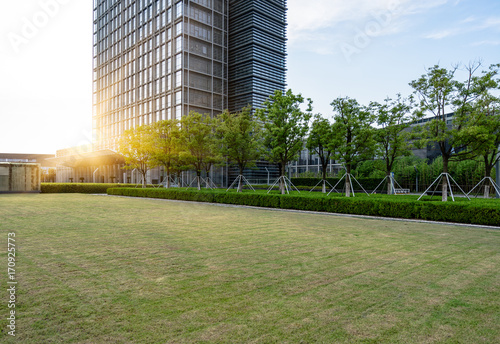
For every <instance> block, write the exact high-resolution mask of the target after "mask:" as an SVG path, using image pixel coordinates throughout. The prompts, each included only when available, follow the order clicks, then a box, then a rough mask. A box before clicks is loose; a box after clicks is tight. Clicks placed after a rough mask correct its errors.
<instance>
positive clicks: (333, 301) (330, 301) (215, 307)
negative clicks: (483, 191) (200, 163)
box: [0, 194, 500, 343]
mask: <svg viewBox="0 0 500 344" xmlns="http://www.w3.org/2000/svg"><path fill="white" fill-rule="evenodd" d="M0 209H1V210H0V214H1V215H2V221H1V224H0V226H1V227H0V228H1V229H2V233H7V232H8V231H12V230H14V231H16V233H17V238H18V245H19V246H18V249H19V256H18V263H17V264H18V265H17V268H18V269H19V275H18V278H19V283H20V284H19V287H20V289H19V295H18V297H19V299H18V302H19V307H18V311H19V313H18V314H19V318H18V331H19V332H18V333H19V336H18V337H17V338H16V341H17V342H24V343H33V342H43V343H72V342H73V343H96V342H99V343H124V342H141V343H158V342H169V343H199V342H207V343H210V342H211V343H242V342H251V343H270V342H280V343H297V342H308V343H313V342H323V343H332V342H335V343H371V342H373V343H378V342H391V343H398V342H399V343H422V342H449V343H472V342H474V343H481V342H485V343H493V342H500V337H499V333H500V328H499V324H500V318H499V314H500V309H499V304H500V301H499V300H500V295H499V286H500V277H499V274H498V271H499V267H500V245H499V244H500V232H498V231H494V230H487V229H479V228H467V227H456V226H443V225H432V224H420V223H406V222H393V221H380V220H367V219H358V218H344V217H333V216H328V215H312V214H303V213H288V212H278V211H268V210H261V209H245V208H228V207H217V206H212V205H209V204H193V203H188V204H186V203H179V202H167V201H157V200H148V199H128V198H115V197H103V196H92V195H76V194H65V195H57V194H55V195H54V194H53V195H49V194H46V195H2V196H0ZM4 214H5V215H4ZM20 215H24V216H23V217H20ZM28 215H29V216H28ZM25 216H27V217H25ZM2 240H4V241H5V242H6V235H3V238H2ZM3 321H4V323H5V320H3ZM4 323H2V322H1V321H0V325H2V328H5V326H3V325H4ZM2 331H4V330H2ZM3 335H5V333H2V336H3ZM6 340H7V341H8V340H9V338H7V339H6Z"/></svg>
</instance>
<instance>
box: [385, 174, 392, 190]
mask: <svg viewBox="0 0 500 344" xmlns="http://www.w3.org/2000/svg"><path fill="white" fill-rule="evenodd" d="M385 179H386V180H387V194H388V195H392V179H391V172H387V175H386V178H385Z"/></svg>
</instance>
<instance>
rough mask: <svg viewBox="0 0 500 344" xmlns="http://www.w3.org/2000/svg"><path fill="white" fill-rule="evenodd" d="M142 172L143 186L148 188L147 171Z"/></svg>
mask: <svg viewBox="0 0 500 344" xmlns="http://www.w3.org/2000/svg"><path fill="white" fill-rule="evenodd" d="M141 173H142V187H143V188H146V187H147V186H148V185H147V183H146V173H147V172H141Z"/></svg>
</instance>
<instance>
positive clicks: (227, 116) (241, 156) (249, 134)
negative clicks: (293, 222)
mask: <svg viewBox="0 0 500 344" xmlns="http://www.w3.org/2000/svg"><path fill="white" fill-rule="evenodd" d="M219 119H220V123H219V125H218V128H217V129H218V136H219V139H220V152H221V154H222V155H223V156H225V157H227V159H228V160H229V162H231V163H235V164H237V165H238V170H239V175H240V176H242V175H243V170H244V169H245V168H246V167H252V166H255V161H256V160H258V159H259V158H260V157H261V155H262V135H261V132H260V124H259V123H258V122H257V121H256V120H255V118H253V117H252V115H251V114H250V108H244V109H243V110H242V111H241V112H239V113H230V112H229V111H224V113H222V114H221V115H220V117H219ZM242 188H243V184H242V182H241V177H239V184H238V192H241V191H242Z"/></svg>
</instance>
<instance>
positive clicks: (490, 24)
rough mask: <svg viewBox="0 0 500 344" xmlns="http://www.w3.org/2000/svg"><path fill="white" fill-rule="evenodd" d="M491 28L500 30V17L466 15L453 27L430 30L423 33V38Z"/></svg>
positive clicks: (440, 37)
mask: <svg viewBox="0 0 500 344" xmlns="http://www.w3.org/2000/svg"><path fill="white" fill-rule="evenodd" d="M492 29H496V30H497V31H500V17H489V18H486V19H481V18H476V17H468V18H466V19H464V20H462V21H460V22H459V23H458V25H456V26H455V27H453V28H448V29H444V30H441V31H436V32H432V33H430V34H427V35H424V38H428V39H443V38H447V37H452V36H458V35H462V34H466V33H471V32H478V31H482V30H492Z"/></svg>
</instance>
